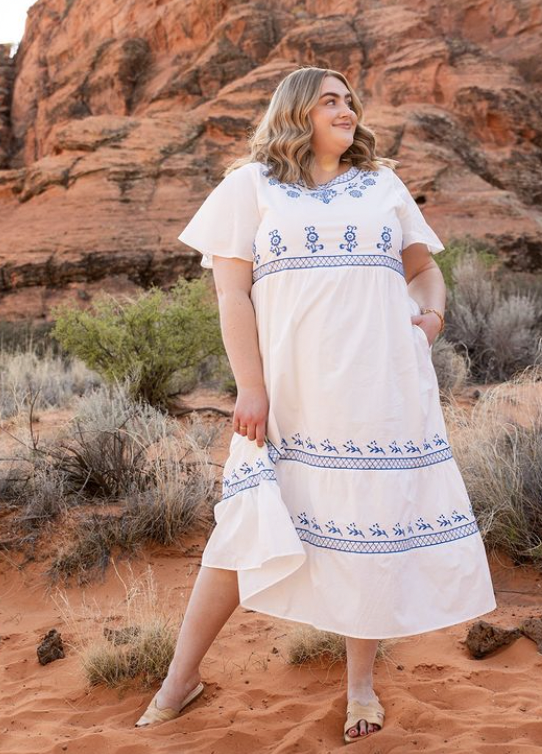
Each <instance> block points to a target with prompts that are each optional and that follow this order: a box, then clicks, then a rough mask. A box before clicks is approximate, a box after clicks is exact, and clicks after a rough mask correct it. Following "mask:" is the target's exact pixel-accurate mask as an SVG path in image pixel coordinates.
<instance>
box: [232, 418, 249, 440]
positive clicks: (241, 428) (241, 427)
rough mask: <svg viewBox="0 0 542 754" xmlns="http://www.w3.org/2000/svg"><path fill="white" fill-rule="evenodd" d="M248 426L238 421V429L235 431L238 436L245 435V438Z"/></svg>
mask: <svg viewBox="0 0 542 754" xmlns="http://www.w3.org/2000/svg"><path fill="white" fill-rule="evenodd" d="M247 429H248V426H247V424H243V421H242V420H241V419H239V420H238V424H237V429H236V430H235V431H236V432H237V433H238V434H240V435H243V437H245V436H246V433H247Z"/></svg>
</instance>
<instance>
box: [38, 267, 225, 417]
mask: <svg viewBox="0 0 542 754" xmlns="http://www.w3.org/2000/svg"><path fill="white" fill-rule="evenodd" d="M54 315H55V317H56V323H55V327H54V330H53V337H55V338H56V339H57V340H58V341H59V343H60V344H61V346H62V347H63V348H64V349H65V350H66V351H67V352H68V353H70V354H73V355H74V356H77V357H78V358H79V359H81V360H82V361H84V362H85V363H86V364H87V366H89V367H90V368H91V369H93V370H95V371H96V372H98V374H100V375H102V376H103V377H104V378H105V379H106V380H107V381H109V382H115V381H121V382H123V381H126V380H127V381H128V382H129V385H130V392H131V395H132V397H133V398H137V399H140V400H144V401H146V402H148V403H150V404H151V405H153V406H160V407H164V406H165V405H166V404H167V399H168V396H170V395H172V394H173V393H175V392H178V388H179V386H181V387H182V386H183V385H190V384H193V380H194V375H195V374H196V373H197V370H198V367H199V365H200V363H201V361H202V360H203V359H205V358H207V357H208V356H210V355H212V354H222V353H223V352H224V348H223V344H222V338H221V333H220V319H219V314H218V309H217V307H216V303H215V302H214V301H213V300H212V297H211V295H210V293H209V289H208V287H207V286H206V284H205V283H204V282H203V281H202V280H193V281H190V282H188V281H186V280H184V279H181V280H179V282H178V283H177V284H176V285H175V287H174V288H172V289H171V291H169V293H167V294H166V293H164V292H163V291H161V290H160V289H156V288H154V289H151V290H150V291H148V292H146V293H144V294H142V295H141V296H140V297H139V298H137V299H126V300H123V301H119V300H117V299H115V298H113V297H111V296H107V297H104V298H102V299H100V300H99V301H97V302H96V303H95V304H94V308H93V310H91V311H81V310H78V309H73V308H68V307H65V306H64V307H61V308H60V309H57V310H56V311H55V313H54ZM176 387H177V390H176Z"/></svg>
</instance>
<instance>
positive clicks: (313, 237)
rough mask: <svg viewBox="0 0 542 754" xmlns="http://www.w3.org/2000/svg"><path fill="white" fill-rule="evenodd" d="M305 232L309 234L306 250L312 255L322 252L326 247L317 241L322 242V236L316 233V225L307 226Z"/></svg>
mask: <svg viewBox="0 0 542 754" xmlns="http://www.w3.org/2000/svg"><path fill="white" fill-rule="evenodd" d="M305 232H306V233H307V243H306V244H305V248H306V249H308V250H309V251H310V252H311V254H314V252H315V251H322V249H323V248H324V245H323V244H321V243H317V241H319V240H320V236H319V235H318V233H317V232H316V229H315V227H314V225H307V226H306V227H305Z"/></svg>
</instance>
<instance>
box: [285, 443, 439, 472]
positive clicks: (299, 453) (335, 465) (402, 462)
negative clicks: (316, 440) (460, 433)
mask: <svg viewBox="0 0 542 754" xmlns="http://www.w3.org/2000/svg"><path fill="white" fill-rule="evenodd" d="M451 458H452V449H451V448H449V447H448V448H445V449H444V450H435V451H434V452H433V453H426V454H425V455H423V456H417V457H408V456H406V457H404V456H401V457H393V458H389V457H388V458H367V457H364V458H345V457H344V456H343V457H341V456H339V457H333V456H320V455H315V454H313V453H307V452H305V451H303V450H293V449H287V450H284V451H283V452H282V454H281V456H280V460H281V461H299V462H301V463H305V464H308V465H309V466H319V467H320V468H323V469H356V470H363V471H381V470H384V469H386V470H389V469H419V468H422V467H423V466H433V465H434V464H435V463H442V462H443V461H449V460H450V459H451ZM272 460H273V459H272Z"/></svg>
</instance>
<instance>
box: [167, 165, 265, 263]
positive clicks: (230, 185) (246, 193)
mask: <svg viewBox="0 0 542 754" xmlns="http://www.w3.org/2000/svg"><path fill="white" fill-rule="evenodd" d="M255 165H256V163H248V164H246V165H242V166H241V167H240V168H237V169H236V170H232V172H231V173H228V175H227V176H226V177H225V178H223V179H222V181H221V182H220V183H219V184H218V186H216V188H215V189H213V191H211V193H210V194H209V196H208V197H207V199H206V200H205V201H204V202H203V204H202V205H201V207H200V208H199V209H198V211H197V212H196V214H195V215H194V216H193V217H192V219H191V220H190V222H189V223H188V225H187V226H186V227H185V229H184V230H183V231H182V233H181V234H180V236H179V240H180V241H182V242H183V243H185V244H187V246H191V247H192V248H194V249H196V250H197V251H199V252H200V253H201V254H202V255H203V258H202V260H201V266H202V267H206V268H208V269H212V267H213V255H215V254H216V255H218V256H220V257H237V258H239V259H245V260H246V261H247V262H252V261H253V258H254V256H253V252H252V245H253V243H254V238H255V236H256V231H257V229H258V225H259V224H260V213H259V210H258V201H257V194H256V176H257V172H256V170H255Z"/></svg>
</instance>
